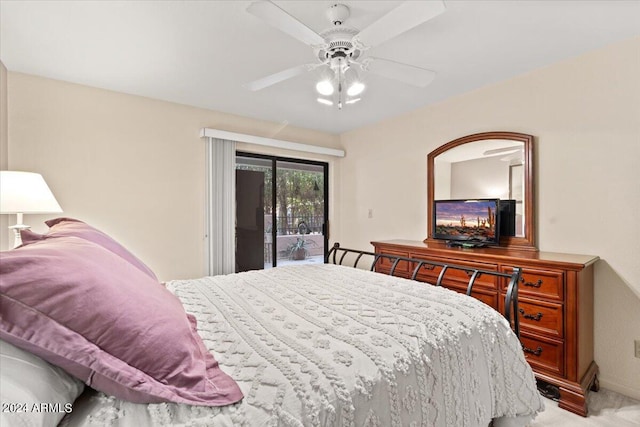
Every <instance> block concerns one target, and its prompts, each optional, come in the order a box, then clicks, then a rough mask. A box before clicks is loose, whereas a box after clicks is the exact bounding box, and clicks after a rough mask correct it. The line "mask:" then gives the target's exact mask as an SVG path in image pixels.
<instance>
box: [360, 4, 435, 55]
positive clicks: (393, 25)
mask: <svg viewBox="0 0 640 427" xmlns="http://www.w3.org/2000/svg"><path fill="white" fill-rule="evenodd" d="M444 11H445V6H444V2H443V1H442V0H429V1H405V2H403V3H402V4H400V6H398V7H396V8H395V9H393V10H391V12H389V13H387V14H386V15H384V16H383V17H381V18H380V19H378V20H377V21H375V22H374V23H373V24H371V25H369V26H368V27H367V28H365V29H364V30H362V31H360V33H358V34H357V35H356V36H355V37H354V40H355V41H357V42H359V43H360V44H361V45H362V47H363V48H365V49H367V48H371V47H374V46H377V45H379V44H381V43H384V42H386V41H387V40H390V39H392V38H394V37H395V36H397V35H400V34H402V33H404V32H405V31H409V30H410V29H412V28H413V27H417V26H418V25H420V24H422V23H424V22H427V21H428V20H430V19H431V18H435V17H436V16H438V15H440V14H441V13H442V12H444Z"/></svg>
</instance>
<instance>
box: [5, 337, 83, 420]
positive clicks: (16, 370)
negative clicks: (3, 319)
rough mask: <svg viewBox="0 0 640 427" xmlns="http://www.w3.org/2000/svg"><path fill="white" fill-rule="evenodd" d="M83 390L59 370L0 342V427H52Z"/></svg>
mask: <svg viewBox="0 0 640 427" xmlns="http://www.w3.org/2000/svg"><path fill="white" fill-rule="evenodd" d="M83 389H84V384H83V383H82V381H80V380H77V379H76V378H74V377H72V376H71V375H69V374H67V373H66V372H65V371H63V370H62V369H60V368H58V367H56V366H53V365H51V364H49V363H47V362H45V361H44V360H42V359H41V358H39V357H38V356H35V355H33V354H31V353H29V352H26V351H24V350H22V349H19V348H17V347H15V346H13V345H12V344H9V343H8V342H6V341H3V340H0V402H2V408H0V409H1V412H0V425H2V426H15V427H22V426H24V427H55V426H56V425H58V423H59V422H60V420H61V419H62V417H64V415H65V414H66V413H67V412H71V411H72V409H73V402H74V400H76V398H77V397H78V396H79V395H80V393H82V390H83Z"/></svg>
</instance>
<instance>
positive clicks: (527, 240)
mask: <svg viewBox="0 0 640 427" xmlns="http://www.w3.org/2000/svg"><path fill="white" fill-rule="evenodd" d="M486 139H508V140H512V141H521V142H523V143H524V171H523V172H524V193H525V194H524V206H525V210H524V215H525V218H524V237H511V236H503V237H501V238H500V247H502V248H508V249H520V250H537V249H536V228H535V224H536V221H535V212H536V208H535V195H534V192H533V191H534V185H533V180H534V178H533V136H532V135H527V134H524V133H516V132H484V133H476V134H473V135H468V136H463V137H462V138H458V139H455V140H453V141H450V142H448V143H446V144H444V145H442V146H441V147H438V148H436V149H435V150H433V151H432V152H431V153H429V155H428V156H427V173H428V178H427V238H426V239H425V240H424V242H425V243H427V244H442V240H437V239H434V238H433V232H434V230H433V197H434V194H435V193H434V191H435V187H434V180H435V177H434V169H435V167H434V162H435V158H436V157H437V156H438V155H440V154H442V153H444V152H446V151H448V150H450V149H452V148H454V147H458V146H460V145H463V144H468V143H470V142H476V141H482V140H486Z"/></svg>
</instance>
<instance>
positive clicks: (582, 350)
mask: <svg viewBox="0 0 640 427" xmlns="http://www.w3.org/2000/svg"><path fill="white" fill-rule="evenodd" d="M371 244H372V245H373V246H374V247H375V252H376V253H384V254H391V255H400V256H404V257H409V258H418V259H428V260H434V261H439V262H443V263H450V264H458V265H465V266H471V267H474V268H481V269H486V270H495V271H502V272H510V271H511V270H512V268H513V267H522V269H523V275H522V279H521V282H520V286H519V297H518V302H519V306H520V327H521V334H520V335H521V341H522V345H523V349H524V352H525V356H526V358H527V361H528V362H529V364H530V365H531V367H532V368H533V371H534V372H535V375H536V378H537V379H538V380H541V381H542V382H543V383H546V384H548V385H551V389H552V391H553V392H556V393H558V394H559V396H557V397H559V406H560V407H561V408H564V409H567V410H569V411H571V412H575V413H577V414H579V415H582V416H586V414H587V405H586V397H587V394H588V392H589V390H590V389H594V390H597V387H598V381H597V373H598V367H597V365H596V363H595V362H594V360H593V265H594V264H595V262H596V261H597V260H598V257H597V256H588V255H574V254H562V253H551V252H539V251H516V250H513V249H506V248H474V249H467V248H459V247H456V248H452V247H447V246H446V245H445V244H440V243H435V244H431V243H429V244H426V243H423V242H421V241H410V240H387V241H379V242H371ZM390 267H391V265H390V263H389V262H388V261H387V260H385V259H384V258H383V259H382V261H381V263H380V264H379V266H378V268H377V270H378V271H381V272H385V273H387V272H388V271H389V269H390ZM396 269H397V271H396V275H398V276H405V277H408V276H409V274H410V272H413V266H410V265H408V264H407V263H406V262H405V263H404V264H403V263H399V265H398V266H397V267H396ZM452 273H453V272H452ZM438 274H439V268H437V267H436V268H434V269H433V270H422V271H421V272H420V274H418V277H417V279H418V280H420V281H424V282H431V283H435V281H436V279H437V277H438ZM468 280H469V278H468V277H467V276H466V275H465V274H464V273H463V272H459V273H458V275H451V276H448V273H447V276H446V278H445V280H444V282H443V286H446V287H448V288H450V289H453V290H456V291H458V292H463V293H464V292H466V289H467V283H468ZM506 285H507V283H506V281H505V282H502V281H498V280H495V278H483V277H479V278H478V282H476V285H475V288H474V292H473V294H472V295H473V296H474V297H476V298H478V299H480V300H481V301H484V302H485V303H486V304H489V305H490V306H492V307H494V308H496V309H499V310H500V311H502V309H503V305H504V297H505V291H506Z"/></svg>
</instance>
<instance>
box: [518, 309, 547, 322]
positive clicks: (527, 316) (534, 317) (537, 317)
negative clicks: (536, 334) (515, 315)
mask: <svg viewBox="0 0 640 427" xmlns="http://www.w3.org/2000/svg"><path fill="white" fill-rule="evenodd" d="M518 311H519V312H520V314H522V317H524V318H525V319H530V320H535V321H536V322H539V321H540V319H542V313H540V312H538V314H528V313H525V312H524V309H522V308H521V309H520V310H518Z"/></svg>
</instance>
